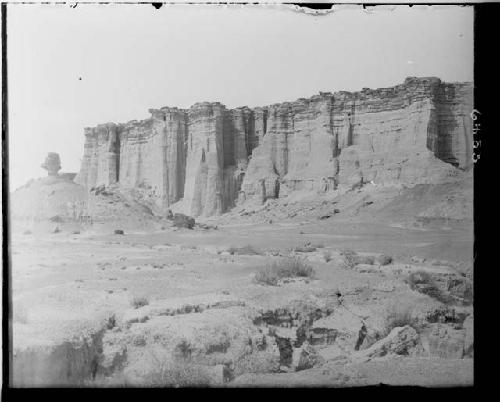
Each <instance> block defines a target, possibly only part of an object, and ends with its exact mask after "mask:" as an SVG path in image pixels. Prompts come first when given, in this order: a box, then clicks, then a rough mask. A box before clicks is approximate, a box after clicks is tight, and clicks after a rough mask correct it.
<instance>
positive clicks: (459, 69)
mask: <svg viewBox="0 0 500 402" xmlns="http://www.w3.org/2000/svg"><path fill="white" fill-rule="evenodd" d="M2 14H3V19H2V22H3V24H4V26H3V29H4V31H5V32H4V35H3V39H4V40H3V50H4V53H3V56H4V57H3V63H4V71H3V95H4V97H3V102H4V109H3V116H2V117H3V119H4V120H3V122H4V124H3V129H4V131H3V141H2V146H3V147H4V149H3V151H4V153H3V157H4V159H5V158H6V155H7V153H8V155H7V156H8V159H7V160H4V165H3V166H4V169H7V171H6V172H4V175H3V180H7V179H8V181H7V182H5V181H4V186H3V192H2V196H3V218H4V219H3V225H2V230H3V236H4V237H3V239H4V240H5V239H7V240H8V242H7V244H8V250H7V249H6V248H5V247H7V246H6V242H5V241H4V243H3V244H4V248H5V249H4V250H3V251H4V252H3V263H4V268H3V269H4V276H3V278H4V281H6V282H5V283H4V287H3V292H4V294H3V296H4V298H3V299H4V301H5V300H6V297H8V300H9V303H8V305H6V304H5V303H4V305H3V309H4V317H8V318H9V319H8V322H5V321H4V323H3V325H4V330H8V336H9V338H8V339H9V344H8V345H5V344H4V345H3V346H4V355H3V359H7V360H8V363H9V365H8V368H9V369H8V377H9V382H8V383H7V384H6V383H4V385H3V386H4V387H11V388H51V387H52V388H54V387H55V388H60V387H64V388H76V387H86V388H118V387H119V388H123V387H125V388H127V387H130V388H162V387H165V388H173V387H175V388H178V387H186V388H192V387H203V388H205V387H210V388H221V387H222V388H248V387H253V388H262V387H266V388H269V387H272V388H277V387H279V388H298V387H299V388H300V387H318V388H324V387H330V388H353V387H356V388H357V387H366V386H376V385H380V384H386V385H389V386H412V387H427V388H429V387H430V388H434V387H471V386H473V385H474V303H473V301H474V300H473V299H474V291H473V290H474V208H473V205H474V204H473V202H474V169H475V166H476V162H478V160H479V157H480V156H479V155H478V153H477V144H476V142H477V141H475V134H476V131H477V127H476V126H477V125H475V122H476V121H477V119H479V118H480V111H479V112H478V110H477V108H476V106H475V91H474V88H475V87H474V15H475V6H474V5H470V4H469V5H452V4H447V5H414V6H412V7H410V6H408V5H401V4H400V5H390V4H388V5H379V6H372V7H364V6H363V5H359V4H343V5H342V4H338V5H333V6H332V7H331V8H328V7H326V8H316V9H314V8H308V7H302V6H301V5H292V4H257V3H256V4H235V3H232V4H216V3H213V4H199V3H198V4H172V3H157V4H156V3H155V4H150V3H147V4H138V3H135V4H134V3H131V4H112V3H110V4H95V3H94V4H77V3H74V4H70V3H59V4H57V3H45V4H35V3H31V4H28V3H26V4H14V3H9V4H4V5H2ZM7 123H8V124H7ZM7 128H8V130H6V129H7ZM5 183H7V184H5ZM7 207H8V208H7ZM6 236H7V238H6ZM5 292H8V294H5ZM6 314H8V315H6ZM5 328H7V329H5ZM3 339H4V342H5V339H6V338H5V337H4V338H3ZM5 350H7V351H5ZM4 367H5V365H4ZM4 378H5V377H4Z"/></svg>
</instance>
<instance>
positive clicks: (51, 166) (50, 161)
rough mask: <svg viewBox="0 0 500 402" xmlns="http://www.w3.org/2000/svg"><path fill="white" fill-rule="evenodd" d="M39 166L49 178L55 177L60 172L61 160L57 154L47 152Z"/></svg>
mask: <svg viewBox="0 0 500 402" xmlns="http://www.w3.org/2000/svg"><path fill="white" fill-rule="evenodd" d="M40 166H41V167H42V168H43V169H45V170H46V171H47V172H48V175H49V176H57V173H58V172H59V170H61V158H59V154H58V153H57V152H49V153H48V154H47V157H46V158H45V161H44V162H43V163H42V164H41V165H40Z"/></svg>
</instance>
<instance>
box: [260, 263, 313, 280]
mask: <svg viewBox="0 0 500 402" xmlns="http://www.w3.org/2000/svg"><path fill="white" fill-rule="evenodd" d="M314 275H315V272H314V269H313V268H312V267H311V266H310V265H309V264H308V263H307V262H306V261H304V260H303V259H301V258H283V259H280V260H279V261H274V262H272V263H271V264H267V265H266V266H265V267H264V268H263V269H261V270H259V271H258V272H257V273H256V274H255V278H254V279H255V282H257V283H260V284H265V285H271V286H276V285H277V284H278V281H279V280H280V279H283V278H295V277H305V278H314Z"/></svg>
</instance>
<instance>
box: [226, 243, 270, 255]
mask: <svg viewBox="0 0 500 402" xmlns="http://www.w3.org/2000/svg"><path fill="white" fill-rule="evenodd" d="M227 251H228V253H229V254H231V255H235V254H236V255H262V252H261V251H259V250H257V249H256V248H254V247H253V246H250V245H246V246H243V247H230V248H229V249H228V250H227Z"/></svg>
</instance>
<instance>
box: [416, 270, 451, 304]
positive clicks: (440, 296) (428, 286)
mask: <svg viewBox="0 0 500 402" xmlns="http://www.w3.org/2000/svg"><path fill="white" fill-rule="evenodd" d="M407 283H408V285H409V286H410V288H411V289H412V290H415V291H417V292H420V293H423V294H425V295H427V296H430V297H432V298H433V299H436V300H438V301H440V302H441V303H445V304H451V303H452V302H453V298H452V297H451V296H449V295H446V294H445V293H443V291H442V290H441V289H439V287H438V286H437V284H436V282H435V281H434V279H433V278H432V276H431V275H430V274H429V273H428V272H425V271H417V272H412V273H411V274H410V275H408V278H407Z"/></svg>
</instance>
